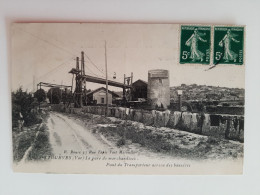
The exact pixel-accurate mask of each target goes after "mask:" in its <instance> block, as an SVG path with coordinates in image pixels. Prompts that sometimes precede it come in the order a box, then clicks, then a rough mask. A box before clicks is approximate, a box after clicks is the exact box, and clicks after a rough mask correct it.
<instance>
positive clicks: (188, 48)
mask: <svg viewBox="0 0 260 195" xmlns="http://www.w3.org/2000/svg"><path fill="white" fill-rule="evenodd" d="M210 35H211V27H210V26H181V37H180V64H186V63H191V64H209V63H210V43H211V38H210Z"/></svg>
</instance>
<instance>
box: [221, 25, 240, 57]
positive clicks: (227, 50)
mask: <svg viewBox="0 0 260 195" xmlns="http://www.w3.org/2000/svg"><path fill="white" fill-rule="evenodd" d="M236 36H238V35H236V34H234V33H232V32H231V30H230V29H228V30H227V34H226V35H225V36H224V37H223V39H222V40H221V41H220V42H219V46H220V47H223V46H224V57H223V59H224V60H225V62H229V61H234V62H236V60H237V56H238V54H236V53H235V52H234V51H232V50H231V41H234V42H235V43H239V42H240V41H238V40H236V39H235V38H234V37H236Z"/></svg>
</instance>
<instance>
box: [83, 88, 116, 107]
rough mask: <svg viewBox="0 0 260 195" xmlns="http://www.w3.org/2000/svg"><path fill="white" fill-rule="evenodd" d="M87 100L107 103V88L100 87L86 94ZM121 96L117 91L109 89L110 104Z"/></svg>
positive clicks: (93, 102) (95, 102) (94, 102)
mask: <svg viewBox="0 0 260 195" xmlns="http://www.w3.org/2000/svg"><path fill="white" fill-rule="evenodd" d="M86 96H87V102H88V103H90V104H106V88H104V87H100V88H98V89H95V90H93V91H91V92H89V93H87V94H86ZM117 97H119V95H117V94H116V93H114V92H112V91H109V90H108V104H112V100H113V99H115V98H117Z"/></svg>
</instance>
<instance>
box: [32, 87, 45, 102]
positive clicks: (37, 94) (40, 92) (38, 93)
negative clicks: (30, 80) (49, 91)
mask: <svg viewBox="0 0 260 195" xmlns="http://www.w3.org/2000/svg"><path fill="white" fill-rule="evenodd" d="M34 97H36V98H37V100H38V102H39V103H41V102H43V101H44V100H46V93H45V91H44V90H43V89H38V90H37V91H36V92H35V93H34Z"/></svg>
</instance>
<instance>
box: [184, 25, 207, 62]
mask: <svg viewBox="0 0 260 195" xmlns="http://www.w3.org/2000/svg"><path fill="white" fill-rule="evenodd" d="M205 35H206V34H205V33H200V32H198V29H197V28H195V29H194V33H193V34H192V35H191V37H190V38H189V39H188V40H187V41H186V43H185V45H187V46H188V47H190V58H191V59H192V61H193V62H195V61H196V60H200V61H201V62H202V61H203V57H204V56H205V54H204V53H202V52H201V51H200V50H199V49H198V42H199V40H200V41H202V42H207V40H205V39H202V38H201V36H205Z"/></svg>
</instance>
